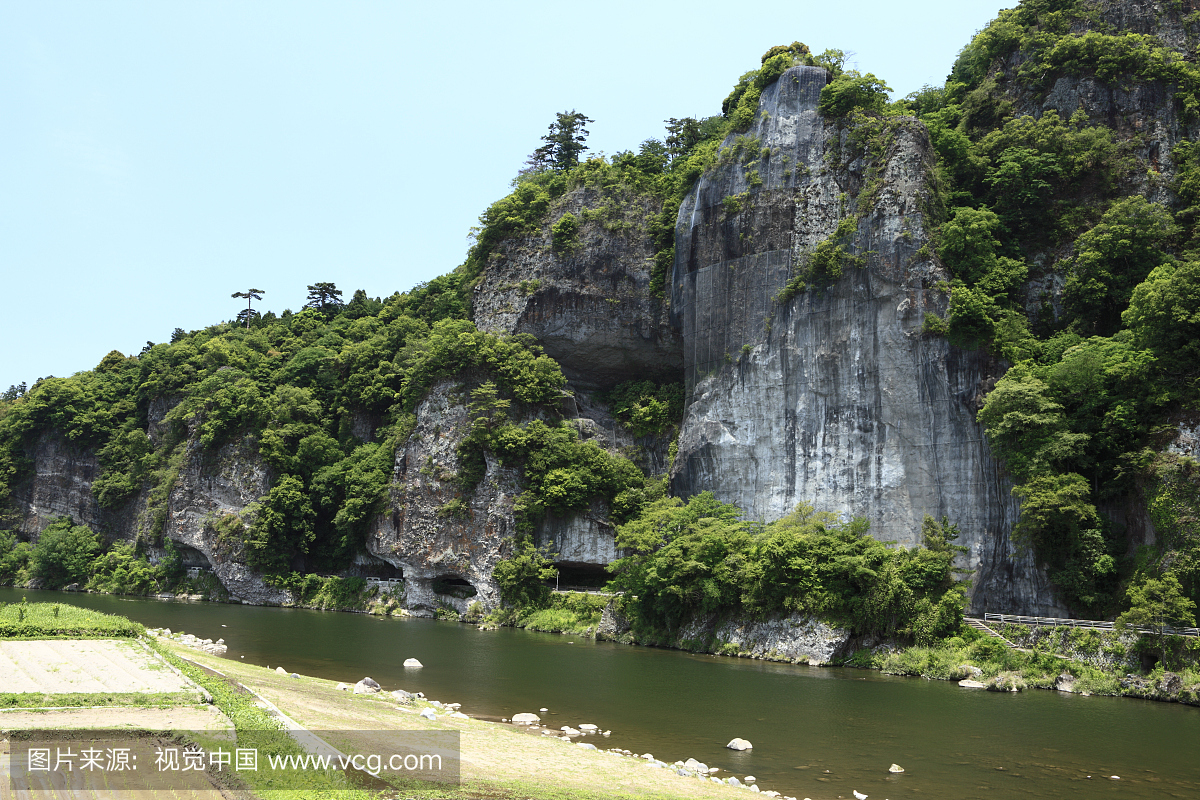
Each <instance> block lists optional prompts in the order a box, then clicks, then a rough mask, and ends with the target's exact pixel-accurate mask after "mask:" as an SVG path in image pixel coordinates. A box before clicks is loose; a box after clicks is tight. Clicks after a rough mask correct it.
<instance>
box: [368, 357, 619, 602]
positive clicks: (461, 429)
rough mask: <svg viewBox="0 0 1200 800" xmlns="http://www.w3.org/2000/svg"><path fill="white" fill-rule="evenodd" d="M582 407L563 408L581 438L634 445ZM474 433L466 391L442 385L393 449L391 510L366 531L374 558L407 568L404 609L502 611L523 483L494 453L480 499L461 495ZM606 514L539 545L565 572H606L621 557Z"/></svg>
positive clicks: (564, 527) (565, 522)
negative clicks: (504, 567) (462, 457)
mask: <svg viewBox="0 0 1200 800" xmlns="http://www.w3.org/2000/svg"><path fill="white" fill-rule="evenodd" d="M582 400H583V402H579V403H577V402H575V401H573V400H569V399H568V400H567V401H566V407H565V408H564V411H565V412H567V413H568V414H570V413H572V412H573V413H576V414H578V415H580V416H579V418H578V419H576V420H575V421H576V424H577V425H578V426H579V428H580V431H581V436H582V438H585V439H589V438H591V439H594V440H595V441H596V442H597V444H599V445H601V446H602V447H606V448H610V449H611V448H615V447H616V446H619V445H625V446H628V445H630V444H632V438H631V437H629V436H628V434H627V433H624V431H622V430H621V429H620V428H618V427H616V426H615V425H611V423H612V420H611V419H610V418H605V417H603V416H600V415H597V416H600V419H599V420H598V421H597V420H595V419H592V418H591V417H589V416H587V414H588V413H589V412H591V413H595V412H594V410H593V409H592V406H591V405H590V404H589V403H587V401H586V397H585V398H582ZM516 421H518V422H525V421H528V419H520V420H516ZM610 425H611V427H610ZM469 427H470V415H469V412H468V409H467V407H466V405H465V402H464V389H463V384H461V383H460V381H458V380H445V381H441V382H440V383H438V384H436V385H435V386H434V387H433V388H432V389H431V390H430V392H429V394H428V396H426V398H425V399H424V400H423V401H422V402H421V403H420V405H419V406H418V408H417V425H416V428H415V429H414V431H413V433H412V435H411V436H409V438H408V440H407V441H406V442H405V443H404V444H403V445H402V446H401V447H400V448H399V449H398V450H397V451H396V461H395V469H394V471H393V473H392V482H391V487H390V490H389V491H390V503H389V509H388V511H387V512H386V513H384V514H382V515H380V516H379V517H377V518H376V519H375V521H374V522H373V523H372V525H371V528H370V529H369V531H368V534H367V541H366V546H367V550H368V552H369V553H370V554H371V555H372V556H374V557H376V558H379V559H382V560H383V561H386V562H387V563H389V564H391V565H393V566H395V567H397V568H399V569H401V570H402V571H403V574H404V584H405V598H404V603H403V606H404V608H405V609H407V610H408V611H409V612H410V613H414V614H416V615H426V616H431V615H433V614H436V613H437V611H438V609H439V608H451V609H454V610H455V611H457V612H459V613H465V612H466V611H467V609H468V607H469V606H470V605H471V603H474V602H480V603H482V605H483V606H484V607H485V608H494V607H495V606H497V605H498V604H499V588H498V586H497V585H496V582H495V581H494V580H493V578H492V570H493V569H494V568H495V566H496V563H497V562H498V561H499V560H500V559H501V558H504V557H505V556H508V555H510V554H511V547H512V538H513V536H514V535H515V534H516V521H515V519H514V515H513V503H514V501H515V500H516V497H517V495H518V494H520V492H521V486H520V484H519V478H520V476H519V474H518V472H517V470H516V469H515V468H512V467H507V466H504V465H503V464H501V463H500V462H499V461H498V460H497V459H495V458H494V457H493V456H492V455H491V454H488V455H487V456H486V459H487V469H486V473H485V475H484V477H483V479H482V480H481V481H480V482H479V484H478V486H477V488H476V489H475V491H474V493H473V494H471V495H470V496H463V495H462V492H461V490H460V489H459V487H458V484H457V483H456V479H457V474H458V471H459V469H460V462H459V457H458V446H459V444H460V443H461V441H462V439H463V437H464V436H465V435H466V433H467V431H468V429H469ZM614 437H615V438H614ZM455 500H458V501H460V502H461V503H462V504H463V507H460V508H459V509H458V510H455V511H453V512H451V509H453V508H455V507H453V506H450V505H448V504H450V503H451V502H452V501H455ZM604 512H605V509H603V508H600V507H595V508H592V509H590V510H589V511H588V512H585V513H581V514H577V515H571V516H567V517H550V518H548V519H547V520H546V521H545V522H544V523H543V524H542V525H541V526H540V529H539V530H538V531H537V533H536V538H537V540H538V542H539V543H540V544H544V545H546V546H547V548H548V549H549V550H551V551H553V552H556V553H558V554H559V555H558V560H559V562H560V563H563V564H564V565H571V566H579V565H589V566H603V565H605V564H608V563H609V562H610V561H612V560H613V559H614V558H616V557H617V555H618V553H617V550H616V546H615V543H614V539H613V527H612V525H611V524H610V523H609V522H608V521H607V518H606V515H605V513H604ZM468 584H469V586H470V587H471V589H473V590H474V592H475V594H474V595H472V596H469V597H460V596H455V594H454V593H453V591H451V592H446V591H440V592H439V589H442V590H444V589H446V588H447V587H450V588H452V587H454V586H458V587H460V588H461V589H464V590H465V589H466V585H468ZM468 591H469V590H468ZM466 593H467V592H460V594H466Z"/></svg>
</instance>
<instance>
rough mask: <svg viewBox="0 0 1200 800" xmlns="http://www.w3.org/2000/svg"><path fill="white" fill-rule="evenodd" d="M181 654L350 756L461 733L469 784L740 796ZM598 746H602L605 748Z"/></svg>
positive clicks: (510, 731)
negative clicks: (404, 739) (389, 741)
mask: <svg viewBox="0 0 1200 800" xmlns="http://www.w3.org/2000/svg"><path fill="white" fill-rule="evenodd" d="M176 652H178V653H179V654H180V655H181V656H184V657H185V658H189V659H191V660H193V661H196V662H197V663H200V664H203V665H205V666H209V667H212V668H214V669H217V670H220V671H221V672H223V673H225V674H226V675H228V676H229V677H231V678H234V679H235V680H238V681H241V682H242V683H243V684H245V685H246V686H248V687H250V688H251V689H254V690H255V691H256V692H258V693H259V694H260V695H262V696H263V697H265V698H266V699H267V700H269V701H271V702H272V703H274V704H275V705H277V706H278V707H279V708H280V709H281V710H282V711H283V712H284V713H286V714H288V715H289V716H290V717H291V718H292V719H294V720H295V721H296V722H297V723H299V724H300V725H303V726H304V727H306V728H308V729H309V730H314V731H330V732H332V731H337V732H339V733H338V734H336V735H334V734H330V735H329V740H330V743H331V744H332V745H333V746H335V747H338V748H340V749H342V750H343V751H345V752H349V751H351V750H357V751H359V752H372V747H371V744H372V742H375V740H377V739H379V738H380V737H381V736H382V737H383V738H386V733H384V732H390V731H408V730H458V731H459V732H460V734H461V737H462V738H461V743H462V777H463V780H464V781H476V782H482V783H484V784H490V785H495V786H497V787H514V788H516V787H521V788H520V789H519V791H524V792H528V791H530V790H533V791H534V792H535V793H536V788H535V787H540V788H545V789H547V790H549V791H550V792H551V793H552V794H553V793H554V790H555V789H573V790H580V791H590V792H592V793H595V794H598V795H601V796H623V797H655V798H664V797H681V798H682V797H687V798H702V797H711V798H723V799H724V800H730V799H731V798H732V797H733V795H734V794H735V793H737V790H735V789H731V788H730V787H727V786H725V787H722V786H717V785H716V784H713V783H705V782H702V781H699V780H697V779H695V778H685V777H682V776H679V775H675V774H674V773H671V772H668V771H667V770H662V769H651V768H649V767H647V766H646V764H645V762H644V761H642V760H641V759H634V758H628V757H622V756H619V755H616V754H614V753H607V752H603V751H595V750H584V749H582V748H580V747H578V746H576V745H575V744H573V743H569V742H564V741H560V740H558V739H555V738H552V737H549V736H545V737H542V736H535V735H530V734H529V733H525V732H523V731H522V730H521V729H518V728H516V727H514V726H511V725H502V724H497V723H492V722H484V721H480V720H471V719H467V720H454V719H447V718H444V717H443V716H442V715H440V714H439V716H438V718H437V719H436V720H434V721H430V720H426V719H423V718H422V717H420V716H418V711H419V709H417V708H413V707H412V706H404V705H400V704H399V703H397V702H395V701H394V700H393V699H392V697H391V696H390V695H388V694H386V693H383V694H378V695H357V696H356V695H353V694H351V693H350V692H339V691H337V690H336V689H335V688H334V687H335V686H336V684H335V683H334V682H333V681H326V680H321V679H318V678H309V677H300V678H299V679H296V678H291V677H289V676H286V675H281V674H278V673H276V672H273V671H270V670H268V669H266V668H265V667H256V666H252V665H250V664H246V663H245V662H234V661H229V660H227V659H224V658H220V657H217V656H211V655H208V654H205V653H197V652H196V651H194V650H184V649H182V648H177V649H176ZM376 744H378V742H376ZM596 744H597V746H598V747H603V746H604V745H603V740H597V742H596ZM767 788H769V787H767ZM737 794H739V796H740V793H737ZM521 796H522V797H528V796H531V795H530V794H528V793H524V794H521ZM555 796H557V795H555Z"/></svg>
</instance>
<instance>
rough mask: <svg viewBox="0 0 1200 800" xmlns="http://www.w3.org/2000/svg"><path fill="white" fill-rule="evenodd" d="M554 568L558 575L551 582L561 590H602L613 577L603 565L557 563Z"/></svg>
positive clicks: (569, 562)
mask: <svg viewBox="0 0 1200 800" xmlns="http://www.w3.org/2000/svg"><path fill="white" fill-rule="evenodd" d="M554 566H555V568H556V569H557V570H558V575H557V576H556V577H555V578H552V579H551V580H552V581H553V582H554V585H555V586H556V587H557V588H559V589H602V588H604V585H605V584H606V583H608V582H609V581H610V580H612V577H613V576H612V573H611V572H609V571H608V567H606V566H605V565H603V564H581V563H580V562H578V561H556V562H554Z"/></svg>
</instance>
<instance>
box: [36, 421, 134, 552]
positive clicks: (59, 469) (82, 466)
mask: <svg viewBox="0 0 1200 800" xmlns="http://www.w3.org/2000/svg"><path fill="white" fill-rule="evenodd" d="M30 455H31V459H30V460H31V461H32V462H33V470H32V472H33V476H32V477H31V478H30V479H28V480H26V481H23V482H21V483H20V484H19V485H18V486H17V487H16V488H15V491H14V492H13V505H14V507H15V508H16V511H17V514H18V517H19V521H18V523H17V526H16V527H17V530H19V531H21V533H23V534H25V535H27V536H30V537H34V538H36V537H37V535H38V534H39V533H41V532H42V529H44V528H45V527H46V526H48V525H50V524H51V523H52V522H54V520H56V519H57V518H59V517H70V518H71V519H73V520H74V521H75V522H77V523H79V524H81V525H87V526H88V527H90V528H92V529H93V530H96V531H106V530H108V529H109V528H110V526H111V524H112V519H111V515H109V514H107V513H105V511H104V509H102V508H101V507H100V504H99V503H97V502H96V498H95V496H94V495H93V494H92V481H94V480H95V479H96V476H97V475H99V474H100V463H99V461H97V459H96V453H95V451H93V450H91V449H89V448H84V447H77V446H75V445H73V444H71V443H70V442H68V441H66V439H64V438H63V437H62V436H61V435H59V434H58V432H57V431H47V432H46V433H43V434H42V435H41V436H40V437H39V438H38V440H37V443H36V444H35V445H34V447H33V452H32V453H31V454H30Z"/></svg>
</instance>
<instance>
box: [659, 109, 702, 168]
mask: <svg viewBox="0 0 1200 800" xmlns="http://www.w3.org/2000/svg"><path fill="white" fill-rule="evenodd" d="M663 122H665V123H666V125H667V141H666V145H667V154H668V155H669V157H670V158H671V160H672V161H674V160H675V159H677V158H682V157H684V156H686V155H687V154H688V153H690V152H692V149H693V148H694V147H695V146H696V145H698V144H700V142H701V140H702V139H703V138H704V136H703V134H702V133H701V131H700V121H699V120H697V119H694V118H692V117H684V118H683V119H675V117H671V118H670V119H667V120H663Z"/></svg>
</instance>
